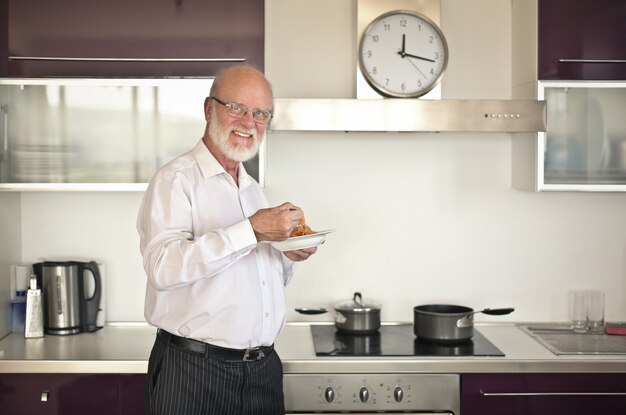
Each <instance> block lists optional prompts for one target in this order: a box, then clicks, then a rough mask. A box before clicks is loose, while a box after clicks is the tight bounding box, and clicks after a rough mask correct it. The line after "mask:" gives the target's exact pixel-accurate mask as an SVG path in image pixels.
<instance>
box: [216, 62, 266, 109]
mask: <svg viewBox="0 0 626 415" xmlns="http://www.w3.org/2000/svg"><path fill="white" fill-rule="evenodd" d="M242 88H244V89H248V90H255V91H257V92H258V94H263V95H265V96H266V97H268V98H269V100H270V107H269V108H271V107H273V101H274V95H273V92H272V85H271V84H270V82H269V81H268V80H267V78H266V77H265V75H263V73H262V72H261V71H259V70H258V69H256V68H254V67H252V66H250V65H235V66H229V67H228V68H226V69H222V70H221V71H220V72H218V74H217V76H216V77H215V80H214V81H213V85H212V86H211V91H210V94H211V96H212V97H219V98H223V99H226V100H228V99H229V98H228V97H226V96H225V95H224V94H228V93H229V92H230V91H237V90H240V89H242Z"/></svg>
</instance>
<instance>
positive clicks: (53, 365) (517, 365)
mask: <svg viewBox="0 0 626 415" xmlns="http://www.w3.org/2000/svg"><path fill="white" fill-rule="evenodd" d="M311 324H318V323H312V322H306V323H300V322H293V323H288V324H287V326H286V327H285V331H284V332H283V334H282V335H281V336H280V337H279V339H278V340H277V342H276V350H277V351H278V353H279V354H280V356H281V359H282V361H283V369H284V372H285V374H289V373H372V372H379V373H383V372H389V373H489V372H491V373H497V372H518V373H519V372H529V373H530V372H535V373H536V372H559V373H564V372H578V373H584V372H595V373H602V372H604V373H609V372H624V373H626V355H565V356H563V355H561V356H557V355H555V354H553V353H552V352H551V351H549V350H548V349H547V348H546V347H544V346H543V345H541V344H540V343H539V342H538V341H536V340H535V339H533V338H532V337H531V336H530V335H528V334H527V333H526V332H524V330H522V328H521V326H522V325H521V324H520V325H518V324H512V323H509V324H476V325H475V328H476V329H478V330H479V331H480V332H481V333H482V334H483V335H484V336H485V337H486V338H487V339H489V340H490V341H491V342H492V343H493V344H494V345H495V346H496V347H498V348H499V349H500V350H501V351H502V352H503V353H504V354H505V356H504V357H465V356H463V357H441V356H432V357H428V356H419V357H415V356H407V357H385V358H380V357H343V356H342V357H317V356H316V355H315V351H314V349H313V338H312V336H311V330H310V327H309V326H310V325H311ZM322 324H324V323H322ZM384 324H386V323H384ZM390 324H393V323H390ZM525 325H526V324H525ZM154 335H155V329H154V328H152V327H149V326H147V325H145V324H124V323H118V324H109V325H107V326H105V327H104V328H103V329H101V330H99V331H97V332H95V333H82V334H78V335H73V336H46V337H44V338H40V339H24V338H23V336H22V335H21V334H10V335H8V336H7V337H5V338H3V339H2V340H0V373H145V372H146V371H147V368H148V357H149V354H150V349H151V348H152V344H153V342H154Z"/></svg>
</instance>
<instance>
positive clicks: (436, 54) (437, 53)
mask: <svg viewBox="0 0 626 415" xmlns="http://www.w3.org/2000/svg"><path fill="white" fill-rule="evenodd" d="M437 59H439V52H435V60H437Z"/></svg>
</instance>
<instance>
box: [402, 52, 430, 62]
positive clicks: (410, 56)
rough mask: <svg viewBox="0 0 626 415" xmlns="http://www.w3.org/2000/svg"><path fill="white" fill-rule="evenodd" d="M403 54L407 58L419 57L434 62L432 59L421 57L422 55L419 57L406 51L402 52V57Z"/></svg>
mask: <svg viewBox="0 0 626 415" xmlns="http://www.w3.org/2000/svg"><path fill="white" fill-rule="evenodd" d="M405 56H408V57H409V58H415V59H421V60H423V61H428V62H435V61H434V60H433V59H428V58H423V57H421V56H416V55H411V54H410V53H406V52H404V53H403V54H402V57H403V58H404V57H405Z"/></svg>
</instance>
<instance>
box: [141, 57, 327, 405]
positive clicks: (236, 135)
mask: <svg viewBox="0 0 626 415" xmlns="http://www.w3.org/2000/svg"><path fill="white" fill-rule="evenodd" d="M272 103H273V95H272V88H271V85H270V83H269V82H268V80H267V79H266V78H265V76H264V75H263V74H262V73H261V72H259V71H258V70H256V69H254V68H252V67H250V66H233V67H230V68H228V69H226V70H224V71H222V72H221V73H220V74H218V76H217V77H216V78H215V81H214V83H213V86H212V87H211V91H210V96H209V97H207V98H206V100H205V102H204V115H205V120H206V128H205V133H204V137H203V138H202V140H201V141H200V142H199V143H198V144H197V145H196V146H195V147H194V148H193V149H192V150H190V151H189V152H187V153H185V154H183V155H181V156H180V157H178V158H176V159H175V160H173V161H171V162H170V163H168V164H166V165H165V166H163V167H162V168H161V169H159V171H158V172H157V173H156V174H155V176H154V178H153V179H152V181H151V182H150V185H149V186H148V189H147V191H146V193H145V196H144V198H143V201H142V204H141V207H140V210H139V216H138V220H137V228H138V231H139V235H140V237H141V244H140V249H141V253H142V255H143V258H144V260H143V263H144V268H145V271H146V274H147V277H148V280H147V288H146V298H145V317H146V320H147V321H148V322H149V323H150V324H152V325H153V326H155V327H157V328H158V331H157V336H156V340H155V343H154V347H153V349H152V352H151V354H150V361H149V364H148V376H147V390H146V413H147V414H155V415H157V414H158V415H160V414H177V415H179V414H220V415H223V414H284V402H283V391H282V376H283V374H282V364H281V361H280V358H279V356H278V354H277V353H276V351H275V350H274V349H273V343H274V340H275V339H276V337H277V336H278V335H279V334H280V332H281V331H282V329H283V327H284V321H285V302H284V286H285V285H286V284H287V283H288V282H289V279H290V278H291V276H292V273H293V266H294V262H295V261H302V260H305V259H307V258H308V257H309V256H310V255H312V254H313V253H314V252H315V250H316V248H307V249H302V250H297V251H289V252H280V251H278V250H276V249H275V248H273V247H272V245H271V244H267V243H259V242H262V241H280V240H285V239H287V238H288V237H289V235H290V233H291V231H292V230H293V229H294V228H295V227H296V226H297V225H298V223H299V221H300V220H301V219H302V218H303V217H304V215H303V212H302V210H301V209H300V208H298V207H297V206H294V205H293V204H291V203H289V202H285V203H283V204H281V205H280V206H276V207H271V208H270V207H268V203H267V201H266V199H265V197H264V195H263V193H262V191H261V188H260V186H259V184H258V183H257V182H256V181H255V180H254V179H253V178H252V177H250V176H249V175H248V174H247V173H246V171H245V168H244V167H243V165H242V162H243V161H246V160H248V159H250V158H252V157H254V155H255V154H256V153H257V151H258V149H259V145H260V144H261V142H262V141H263V139H264V138H265V132H266V128H267V125H268V123H269V122H270V120H271V118H272Z"/></svg>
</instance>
